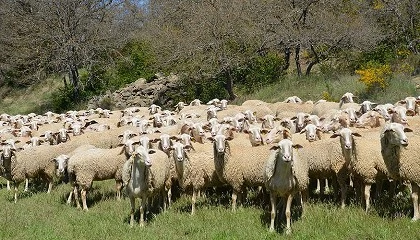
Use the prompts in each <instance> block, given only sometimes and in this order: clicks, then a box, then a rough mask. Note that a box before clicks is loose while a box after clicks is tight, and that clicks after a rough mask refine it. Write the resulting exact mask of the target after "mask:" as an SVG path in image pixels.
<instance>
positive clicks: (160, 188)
mask: <svg viewBox="0 0 420 240" xmlns="http://www.w3.org/2000/svg"><path fill="white" fill-rule="evenodd" d="M150 155H151V156H150ZM169 167H170V166H169V159H168V156H167V155H166V154H165V153H163V152H161V151H156V150H152V149H150V150H146V149H145V148H144V147H143V146H137V148H136V150H135V152H134V153H133V154H132V156H131V157H130V159H129V160H128V161H126V162H125V163H124V166H123V170H122V177H123V182H124V183H125V186H126V188H125V189H126V192H127V195H128V197H129V198H130V205H131V212H130V226H134V212H135V199H136V198H140V219H139V224H140V226H142V227H143V226H144V208H145V204H146V202H147V199H148V198H149V197H153V196H155V195H159V194H163V197H164V198H165V197H166V194H164V193H163V192H164V191H168V189H167V186H166V182H167V180H168V178H169ZM165 202H166V201H164V204H165ZM164 209H165V205H164Z"/></svg>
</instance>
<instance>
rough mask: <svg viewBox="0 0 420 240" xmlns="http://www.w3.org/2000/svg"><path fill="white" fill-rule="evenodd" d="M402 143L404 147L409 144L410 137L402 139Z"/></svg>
mask: <svg viewBox="0 0 420 240" xmlns="http://www.w3.org/2000/svg"><path fill="white" fill-rule="evenodd" d="M401 145H403V146H404V147H407V146H408V138H404V139H401Z"/></svg>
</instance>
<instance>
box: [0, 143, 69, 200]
mask: <svg viewBox="0 0 420 240" xmlns="http://www.w3.org/2000/svg"><path fill="white" fill-rule="evenodd" d="M63 150H64V149H63V148H61V146H58V145H54V146H50V145H44V146H38V147H36V148H30V149H26V150H22V151H19V152H12V153H13V155H12V157H11V158H10V160H8V161H4V162H3V165H4V167H5V171H6V174H5V175H4V177H5V178H6V179H7V180H9V181H12V182H13V183H14V185H15V194H14V195H15V196H14V199H15V202H17V194H18V187H19V184H20V183H22V182H23V181H25V179H26V178H35V177H41V178H42V179H44V181H46V182H47V183H48V191H47V192H48V193H49V192H51V188H52V183H53V179H54V176H55V162H54V161H53V159H54V158H55V157H56V156H57V155H59V154H57V153H59V152H62V151H63Z"/></svg>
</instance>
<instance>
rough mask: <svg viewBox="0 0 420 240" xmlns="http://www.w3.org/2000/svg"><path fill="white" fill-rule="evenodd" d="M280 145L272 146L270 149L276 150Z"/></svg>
mask: <svg viewBox="0 0 420 240" xmlns="http://www.w3.org/2000/svg"><path fill="white" fill-rule="evenodd" d="M279 148H280V147H279V146H277V145H276V146H272V147H271V148H270V150H277V149H279Z"/></svg>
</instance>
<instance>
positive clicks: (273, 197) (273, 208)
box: [269, 192, 277, 232]
mask: <svg viewBox="0 0 420 240" xmlns="http://www.w3.org/2000/svg"><path fill="white" fill-rule="evenodd" d="M270 202H271V221H270V229H269V231H270V232H274V220H275V219H276V211H277V209H276V207H277V204H276V202H277V196H276V195H275V193H272V192H270Z"/></svg>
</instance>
